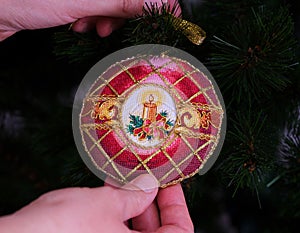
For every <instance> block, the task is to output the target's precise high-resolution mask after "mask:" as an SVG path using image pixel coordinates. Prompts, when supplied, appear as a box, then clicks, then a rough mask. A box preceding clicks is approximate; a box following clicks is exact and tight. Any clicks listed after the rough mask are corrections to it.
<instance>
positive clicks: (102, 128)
mask: <svg viewBox="0 0 300 233" xmlns="http://www.w3.org/2000/svg"><path fill="white" fill-rule="evenodd" d="M73 131H74V138H75V142H76V145H77V148H78V150H79V152H80V155H81V157H82V158H83V160H84V161H85V162H86V164H87V166H88V167H89V168H90V169H91V170H92V171H93V172H94V173H95V174H96V175H98V176H99V177H100V178H101V179H103V180H104V179H105V178H106V177H107V176H109V177H110V178H112V179H109V180H114V181H118V182H121V183H123V184H125V183H127V182H129V181H130V180H132V179H134V178H135V177H137V176H138V175H140V174H144V173H149V174H152V175H153V176H155V177H156V179H157V180H158V183H159V185H160V187H166V186H168V185H171V184H176V183H178V182H180V181H182V180H184V179H186V178H188V177H191V176H193V175H195V174H197V173H200V174H204V173H205V172H206V171H207V170H208V169H209V168H210V167H211V166H212V165H213V163H214V161H215V160H216V158H217V156H218V154H219V151H220V149H221V146H222V144H223V140H224V136H225V108H224V103H223V99H222V96H221V94H220V91H219V89H218V87H217V85H216V83H215V81H214V80H213V78H212V76H211V74H210V73H209V72H208V71H207V70H206V68H205V67H204V66H203V65H202V64H201V63H200V62H199V61H198V60H196V59H195V58H194V57H192V56H191V55H189V54H187V53H186V52H184V51H182V50H179V49H175V48H172V47H168V46H163V45H141V46H134V47H130V48H126V49H123V50H120V51H118V52H115V53H113V54H111V55H109V56H108V57H106V58H104V59H102V60H101V61H100V62H98V63H97V64H96V65H95V66H94V67H93V68H92V69H91V70H90V71H89V72H88V73H87V75H86V76H85V78H84V79H83V81H82V83H81V84H80V86H79V89H78V91H77V94H76V97H75V103H74V108H73Z"/></svg>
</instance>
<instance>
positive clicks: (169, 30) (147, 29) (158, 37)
mask: <svg viewBox="0 0 300 233" xmlns="http://www.w3.org/2000/svg"><path fill="white" fill-rule="evenodd" d="M178 10H179V4H178V3H175V4H174V6H173V7H171V6H170V5H168V4H163V5H162V6H161V7H157V3H155V4H154V3H150V4H148V3H146V6H145V7H144V9H143V14H142V15H138V16H137V17H136V18H135V19H133V20H130V21H129V22H128V24H127V25H126V26H125V35H126V37H127V39H125V42H129V43H130V44H133V45H139V44H165V45H170V46H175V45H176V44H178V42H179V41H181V40H182V37H183V35H182V33H179V32H178V31H176V30H175V29H174V17H173V16H172V15H175V14H176V12H177V11H178Z"/></svg>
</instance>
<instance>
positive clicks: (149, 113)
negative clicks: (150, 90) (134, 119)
mask: <svg viewBox="0 0 300 233" xmlns="http://www.w3.org/2000/svg"><path fill="white" fill-rule="evenodd" d="M156 114H157V105H156V104H155V103H154V96H153V95H152V94H151V95H149V99H148V102H145V103H144V108H143V119H148V120H150V121H151V122H155V121H156Z"/></svg>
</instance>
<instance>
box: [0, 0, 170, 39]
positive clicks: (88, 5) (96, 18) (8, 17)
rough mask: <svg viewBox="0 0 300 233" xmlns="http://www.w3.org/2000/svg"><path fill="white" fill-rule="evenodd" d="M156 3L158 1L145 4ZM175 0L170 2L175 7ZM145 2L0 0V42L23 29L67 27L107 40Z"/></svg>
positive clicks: (119, 0) (138, 0) (159, 1)
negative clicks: (94, 31) (93, 29)
mask: <svg viewBox="0 0 300 233" xmlns="http://www.w3.org/2000/svg"><path fill="white" fill-rule="evenodd" d="M145 2H148V3H149V2H157V3H158V5H161V0H145ZM174 2H175V0H169V3H170V5H171V6H172V5H174ZM143 4H144V0H43V1H36V0H22V1H19V0H0V5H1V8H0V41H2V40H4V39H5V38H7V37H9V36H11V35H13V34H14V33H16V32H18V31H20V30H24V29H39V28H48V27H54V26H59V25H64V24H68V23H74V24H73V25H72V28H73V30H75V31H77V32H85V31H88V30H90V29H91V28H93V27H96V29H97V32H98V34H99V35H100V36H102V37H104V36H108V35H109V34H110V33H111V32H112V31H113V30H114V29H117V28H118V27H120V26H121V25H122V24H123V21H124V18H130V17H133V16H135V15H137V14H141V13H142V7H143Z"/></svg>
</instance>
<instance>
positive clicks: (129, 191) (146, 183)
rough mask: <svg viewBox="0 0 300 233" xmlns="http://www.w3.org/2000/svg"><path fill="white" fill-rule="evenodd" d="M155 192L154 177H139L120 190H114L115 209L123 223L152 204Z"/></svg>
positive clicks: (156, 184) (144, 175) (156, 185)
mask: <svg viewBox="0 0 300 233" xmlns="http://www.w3.org/2000/svg"><path fill="white" fill-rule="evenodd" d="M157 191H158V182H157V180H156V178H155V177H154V176H152V175H149V174H143V175H140V176H139V177H137V178H135V179H134V180H132V181H131V182H130V183H128V184H126V185H125V186H123V187H122V188H121V189H116V190H115V192H116V196H117V197H116V198H114V200H117V201H114V204H115V205H116V207H115V209H116V210H117V211H118V212H119V214H120V217H121V218H122V220H123V221H125V220H128V219H130V218H133V217H135V216H138V215H140V214H141V213H143V212H144V211H145V210H146V209H147V207H148V206H149V205H150V204H151V203H152V202H153V200H154V199H155V196H156V194H157Z"/></svg>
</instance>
